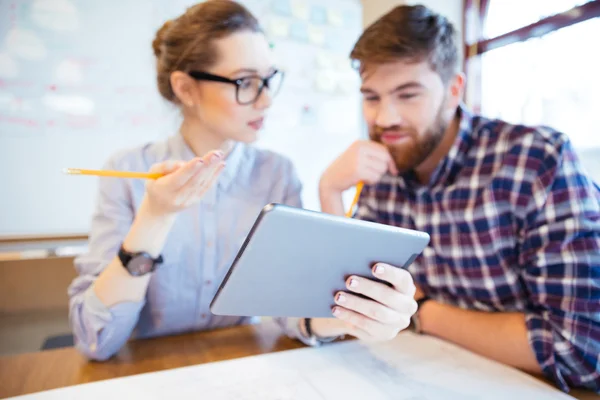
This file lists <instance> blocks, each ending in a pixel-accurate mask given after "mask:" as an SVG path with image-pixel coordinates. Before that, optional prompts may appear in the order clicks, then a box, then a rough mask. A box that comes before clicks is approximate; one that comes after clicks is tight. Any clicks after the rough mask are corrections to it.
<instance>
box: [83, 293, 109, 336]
mask: <svg viewBox="0 0 600 400" xmlns="http://www.w3.org/2000/svg"><path fill="white" fill-rule="evenodd" d="M83 299H84V300H83V304H84V308H85V314H86V315H90V316H93V318H90V322H91V323H92V328H93V329H94V331H95V332H99V331H100V330H101V329H102V328H103V327H104V326H105V325H106V324H107V323H109V322H110V321H112V319H113V316H112V314H111V312H110V310H109V309H108V307H106V306H105V305H104V303H102V301H100V299H99V298H98V296H96V291H95V290H94V285H91V286H90V287H89V288H88V289H87V290H86V291H85V294H84V295H83Z"/></svg>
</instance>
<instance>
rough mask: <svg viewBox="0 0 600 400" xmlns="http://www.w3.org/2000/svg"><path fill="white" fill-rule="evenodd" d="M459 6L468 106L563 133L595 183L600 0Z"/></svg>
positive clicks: (511, 0) (514, 0)
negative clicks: (465, 34)
mask: <svg viewBox="0 0 600 400" xmlns="http://www.w3.org/2000/svg"><path fill="white" fill-rule="evenodd" d="M474 2H476V4H473V3H474ZM465 6H466V9H465V22H466V26H465V27H464V28H465V32H470V34H471V36H472V37H471V38H470V39H471V40H470V41H469V39H466V40H467V41H468V43H467V48H466V51H465V54H467V59H466V61H465V69H466V73H467V86H468V87H467V98H466V101H467V104H468V105H469V106H471V108H473V109H474V110H475V111H476V112H481V114H483V115H484V116H486V117H491V118H500V119H503V120H506V121H509V122H513V123H523V124H527V125H546V126H550V127H552V128H554V129H557V130H559V131H562V132H564V133H565V134H567V135H568V136H569V138H570V139H571V141H572V143H573V145H574V146H575V148H576V149H577V151H578V153H579V155H580V158H581V159H582V162H583V164H584V167H586V168H587V169H588V171H589V172H590V173H591V174H592V176H594V178H595V179H596V181H597V182H600V133H599V132H598V127H599V126H600V111H598V110H600V95H599V93H600V79H599V78H598V71H600V55H599V54H598V51H597V50H596V48H597V43H596V38H598V37H600V18H599V17H600V0H594V1H589V0H588V1H581V0H526V1H524V0H489V1H485V0H482V2H481V3H480V2H478V1H476V0H474V1H473V0H466V4H465ZM473 16H476V17H475V18H474V17H473ZM469 24H471V25H469ZM473 36H475V38H473Z"/></svg>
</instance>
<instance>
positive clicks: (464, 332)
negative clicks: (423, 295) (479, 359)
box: [419, 300, 541, 374]
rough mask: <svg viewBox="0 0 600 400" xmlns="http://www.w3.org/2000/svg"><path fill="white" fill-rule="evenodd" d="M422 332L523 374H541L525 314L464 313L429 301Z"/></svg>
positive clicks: (423, 319) (421, 314)
mask: <svg viewBox="0 0 600 400" xmlns="http://www.w3.org/2000/svg"><path fill="white" fill-rule="evenodd" d="M419 313H420V314H419V315H420V319H421V323H422V327H423V331H424V332H425V333H427V334H430V335H432V336H437V337H439V338H442V339H445V340H447V341H450V342H453V343H455V344H457V345H459V346H462V347H464V348H466V349H469V350H471V351H473V352H475V353H478V354H480V355H483V356H485V357H488V358H491V359H493V360H496V361H499V362H501V363H503V364H507V365H511V366H513V367H516V368H519V369H522V370H524V371H527V372H530V373H534V374H541V368H540V366H539V364H538V362H537V360H536V358H535V354H534V352H533V349H532V348H531V346H530V344H529V340H528V339H527V327H526V325H525V315H524V314H523V313H487V312H479V311H470V310H463V309H460V308H457V307H453V306H449V305H445V304H440V303H437V302H435V301H433V300H430V301H428V302H426V303H425V304H423V306H422V309H421V310H420V311H419Z"/></svg>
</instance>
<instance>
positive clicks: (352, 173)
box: [319, 140, 398, 193]
mask: <svg viewBox="0 0 600 400" xmlns="http://www.w3.org/2000/svg"><path fill="white" fill-rule="evenodd" d="M387 171H389V172H391V173H393V174H397V173H398V170H397V169H396V164H394V160H393V159H392V156H391V155H390V153H389V151H388V149H387V148H386V147H385V146H384V145H382V144H380V143H376V142H373V141H371V140H357V141H356V142H354V143H352V145H350V147H348V149H347V150H346V151H345V152H343V153H342V154H341V155H340V156H339V157H338V158H337V159H336V160H335V161H334V162H333V163H332V164H331V165H330V166H329V167H328V168H327V170H326V171H325V172H324V173H323V175H322V176H321V181H320V184H319V186H320V188H321V190H322V191H325V192H329V193H342V192H344V191H345V190H346V189H349V188H351V187H352V186H354V185H356V184H357V183H358V182H360V181H363V182H365V183H368V184H373V183H377V182H379V180H380V179H381V177H382V176H383V174H385V173H386V172H387Z"/></svg>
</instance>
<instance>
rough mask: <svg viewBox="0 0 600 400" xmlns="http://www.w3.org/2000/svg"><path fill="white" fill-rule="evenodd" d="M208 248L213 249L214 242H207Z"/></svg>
mask: <svg viewBox="0 0 600 400" xmlns="http://www.w3.org/2000/svg"><path fill="white" fill-rule="evenodd" d="M206 247H208V248H211V247H213V241H212V240H209V241H208V242H206Z"/></svg>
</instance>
